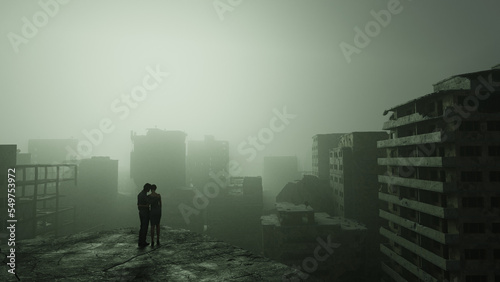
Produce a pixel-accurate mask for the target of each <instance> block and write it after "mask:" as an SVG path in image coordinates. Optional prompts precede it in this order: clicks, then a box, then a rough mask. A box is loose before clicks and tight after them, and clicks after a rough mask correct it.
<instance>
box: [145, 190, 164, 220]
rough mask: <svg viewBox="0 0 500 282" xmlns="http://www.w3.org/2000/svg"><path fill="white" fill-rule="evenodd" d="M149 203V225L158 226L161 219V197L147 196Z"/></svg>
mask: <svg viewBox="0 0 500 282" xmlns="http://www.w3.org/2000/svg"><path fill="white" fill-rule="evenodd" d="M148 198H149V202H150V203H151V213H150V215H149V218H150V221H151V225H158V224H160V219H161V204H160V201H161V197H160V195H158V196H153V195H149V196H148Z"/></svg>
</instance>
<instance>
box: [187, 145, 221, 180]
mask: <svg viewBox="0 0 500 282" xmlns="http://www.w3.org/2000/svg"><path fill="white" fill-rule="evenodd" d="M228 163H229V144H228V142H227V141H220V140H215V138H214V137H213V136H205V139H204V140H195V141H188V146H187V157H186V165H187V183H188V184H192V185H193V186H194V187H197V188H202V187H203V186H204V185H206V184H207V183H208V182H209V181H211V180H210V179H211V178H210V176H209V174H210V173H215V174H216V173H218V172H221V171H227V165H228Z"/></svg>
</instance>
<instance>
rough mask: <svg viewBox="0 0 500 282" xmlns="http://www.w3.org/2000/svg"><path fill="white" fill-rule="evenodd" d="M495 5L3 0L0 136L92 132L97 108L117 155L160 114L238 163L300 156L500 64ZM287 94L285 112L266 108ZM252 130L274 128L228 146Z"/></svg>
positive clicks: (253, 169) (100, 151)
mask: <svg viewBox="0 0 500 282" xmlns="http://www.w3.org/2000/svg"><path fill="white" fill-rule="evenodd" d="M62 2H68V3H66V4H63V3H62ZM44 3H46V4H44ZM238 3H239V4H238ZM214 4H215V5H216V6H217V7H218V9H219V10H218V11H217V10H216V8H215V7H214ZM231 5H233V6H231ZM382 10H383V11H382ZM372 11H373V12H372ZM380 11H381V12H380ZM498 11H500V2H499V1H493V0H491V1H472V0H470V1H464V0H453V1H452V0H443V1H430V0H428V1H416V0H414V1H409V0H401V1H394V0H382V1H334V0H329V1H327V0H324V1H319V0H317V1H304V0H286V1H285V0H273V1H269V0H260V1H256V0H242V1H237V0H220V1H211V0H210V1H208V0H207V1H201V0H190V1H187V0H178V1H173V0H168V1H167V0H142V1H131V0H119V1H118V0H114V1H88V0H86V1H77V0H73V1H62V0H61V1H58V2H56V0H41V1H40V2H38V1H14V0H1V1H0V34H1V35H2V38H3V39H2V40H1V41H0V79H1V80H0V93H1V97H2V100H1V102H0V115H1V123H0V132H1V135H0V144H11V143H15V144H18V146H19V148H21V149H22V150H23V151H26V150H27V144H28V143H27V141H28V139H38V138H43V139H45V138H47V139H50V138H71V137H73V138H77V139H80V140H86V137H85V135H84V134H83V131H84V130H87V131H92V130H93V129H96V128H98V127H99V124H100V123H101V122H104V123H107V124H105V126H104V127H105V128H106V129H108V132H107V133H103V139H102V141H100V142H97V143H98V144H97V145H94V147H93V148H92V152H91V153H92V155H109V156H111V157H112V158H115V159H119V161H120V164H121V166H128V162H129V152H130V150H131V148H132V144H131V141H130V131H131V130H133V131H136V132H138V133H139V134H144V133H145V129H146V128H151V127H158V128H161V129H167V130H182V131H185V132H186V133H187V134H188V139H201V138H203V136H204V135H207V134H210V135H214V136H215V138H216V139H220V140H227V141H229V142H230V146H231V156H232V158H233V159H235V160H237V161H238V162H240V163H241V165H242V166H243V167H244V169H245V170H246V172H247V173H248V174H260V170H259V166H260V164H261V161H262V157H263V156H267V155H297V156H298V157H299V158H300V159H301V166H302V168H303V169H305V170H308V169H310V165H311V164H310V163H311V160H310V155H311V153H310V150H311V142H312V140H311V137H312V136H313V135H314V134H317V133H334V132H352V131H374V130H381V128H382V123H383V122H384V121H385V120H386V119H387V117H384V116H383V115H382V113H383V111H384V110H385V109H387V108H389V107H391V106H394V105H397V104H400V103H403V102H405V101H408V100H410V99H414V98H417V97H419V96H422V95H425V94H428V93H431V92H432V84H433V83H436V82H438V81H439V80H441V79H444V78H447V77H449V76H451V75H454V74H459V73H465V72H472V71H478V70H482V69H487V68H490V67H492V66H493V65H496V64H498V63H500V53H499V52H498V50H499V43H500V40H499V36H500V19H499V18H498ZM387 15H390V18H388V17H387ZM377 17H378V18H379V19H378V20H379V22H378V23H375V22H374V21H376V20H377V19H376V18H377ZM356 27H357V28H359V29H356ZM366 28H368V31H366ZM359 30H362V31H363V34H367V33H370V34H371V35H360V33H359ZM364 36H367V37H366V38H363V37H364ZM355 37H356V39H357V41H355ZM367 38H368V40H369V42H368V41H367V40H366V39H367ZM341 44H344V45H343V46H347V44H349V45H350V46H351V47H352V48H350V49H349V50H350V51H352V52H353V53H351V54H350V56H347V57H346V56H345V54H344V52H343V51H342V49H341V47H340V45H341ZM353 50H355V52H354V51H353ZM348 59H349V60H350V62H348ZM148 68H149V71H148V70H147V69H148ZM154 72H156V74H153V75H151V73H154ZM166 73H168V74H169V75H168V76H167V75H166ZM154 76H156V79H155V78H154ZM146 88H148V89H149V90H147V89H146ZM145 89H146V90H145ZM144 90H145V91H146V92H144ZM132 93H133V94H134V95H132ZM134 97H135V98H134ZM127 99H131V100H129V101H128V100H127ZM134 99H136V100H134ZM127 101H128V102H127ZM284 107H286V111H287V112H288V114H290V115H294V116H295V117H294V118H290V119H289V120H287V122H289V123H288V124H282V121H281V120H279V119H276V118H274V117H275V116H276V113H274V112H273V110H274V109H276V110H277V111H279V112H282V111H283V108H284ZM270 122H271V123H272V124H273V126H270ZM265 128H274V131H273V130H272V129H271V130H266V129H265ZM270 132H272V133H273V135H272V136H270ZM259 133H260V134H261V138H264V140H265V141H266V142H268V143H267V144H264V145H263V147H260V149H261V150H260V151H258V152H257V157H256V158H255V159H254V160H251V161H247V159H248V158H250V154H242V153H240V152H238V149H237V147H238V146H239V145H240V146H241V149H245V150H247V152H248V150H249V148H251V147H250V145H248V144H243V143H242V142H244V141H246V140H247V138H248V136H258V134H259ZM259 142H260V141H259Z"/></svg>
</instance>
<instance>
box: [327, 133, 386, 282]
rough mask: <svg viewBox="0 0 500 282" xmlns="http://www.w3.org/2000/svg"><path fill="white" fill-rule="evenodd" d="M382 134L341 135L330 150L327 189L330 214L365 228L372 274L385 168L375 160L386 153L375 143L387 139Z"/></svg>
mask: <svg viewBox="0 0 500 282" xmlns="http://www.w3.org/2000/svg"><path fill="white" fill-rule="evenodd" d="M387 137H388V135H387V133H386V132H384V131H379V132H353V133H349V134H345V135H343V136H342V138H341V139H340V141H339V143H338V147H337V148H334V149H332V150H330V186H331V189H332V190H333V208H334V212H333V214H334V215H335V216H341V217H346V218H349V219H353V220H356V221H358V222H361V223H362V224H364V225H365V226H366V227H367V236H366V237H367V239H366V247H367V250H366V252H367V269H368V272H370V273H371V274H372V275H375V274H376V273H377V272H378V270H379V269H380V260H379V259H380V258H379V255H380V251H379V245H380V236H379V234H378V228H379V226H380V222H379V216H378V210H379V208H380V203H379V201H377V194H378V186H379V184H378V175H379V174H383V172H384V167H382V166H379V165H378V164H377V158H379V157H383V154H385V151H384V150H383V149H378V148H377V141H379V140H386V139H387Z"/></svg>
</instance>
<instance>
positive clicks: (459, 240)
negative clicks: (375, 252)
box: [378, 69, 500, 282]
mask: <svg viewBox="0 0 500 282" xmlns="http://www.w3.org/2000/svg"><path fill="white" fill-rule="evenodd" d="M499 86H500V69H491V70H485V71H480V72H475V73H466V74H461V75H455V76H452V77H450V78H448V79H445V80H443V81H440V82H438V83H437V84H435V85H434V92H433V93H431V94H428V95H425V96H422V97H420V98H417V99H415V100H412V101H409V102H407V103H404V104H401V105H398V106H395V107H393V108H390V109H389V110H387V111H386V112H385V114H387V113H388V112H391V113H392V114H391V116H390V118H389V120H388V121H387V122H385V123H384V125H383V129H384V130H389V131H390V139H388V140H385V141H379V142H378V148H381V149H385V150H386V157H384V158H380V159H379V164H380V165H382V166H385V167H386V173H385V174H384V175H380V176H379V182H380V184H381V187H380V192H379V199H380V200H381V201H383V202H384V203H385V208H383V209H381V210H380V217H381V218H382V219H383V220H384V224H383V225H382V227H381V228H380V234H381V235H382V237H383V239H384V242H383V243H382V244H381V245H380V250H381V252H382V254H383V258H384V259H383V261H382V262H381V267H382V269H383V271H384V272H385V277H384V278H383V280H382V281H410V282H413V281H415V282H416V281H435V282H437V281H465V282H474V281H484V282H486V281H488V282H491V281H500V271H499V269H500V267H499V263H500V218H499V212H500V190H499V184H500V166H499V164H500V109H499V108H498V105H500V89H499Z"/></svg>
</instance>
